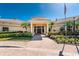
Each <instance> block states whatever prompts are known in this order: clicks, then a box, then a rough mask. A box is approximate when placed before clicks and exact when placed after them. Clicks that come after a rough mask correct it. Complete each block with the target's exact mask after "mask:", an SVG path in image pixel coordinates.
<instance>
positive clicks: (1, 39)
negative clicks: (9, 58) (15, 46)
mask: <svg viewBox="0 0 79 59" xmlns="http://www.w3.org/2000/svg"><path fill="white" fill-rule="evenodd" d="M31 39H32V38H31V37H7V38H0V41H6V40H28V41H30V40H31Z"/></svg>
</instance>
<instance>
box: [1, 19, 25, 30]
mask: <svg viewBox="0 0 79 59" xmlns="http://www.w3.org/2000/svg"><path fill="white" fill-rule="evenodd" d="M21 23H22V22H21V21H16V20H9V21H7V20H0V31H3V30H2V29H3V27H8V28H9V31H26V29H25V28H23V27H21Z"/></svg>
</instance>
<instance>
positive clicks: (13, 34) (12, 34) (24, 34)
mask: <svg viewBox="0 0 79 59" xmlns="http://www.w3.org/2000/svg"><path fill="white" fill-rule="evenodd" d="M6 37H32V34H31V33H30V32H27V33H5V34H4V33H3V34H0V38H6Z"/></svg>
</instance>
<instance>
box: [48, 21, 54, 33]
mask: <svg viewBox="0 0 79 59" xmlns="http://www.w3.org/2000/svg"><path fill="white" fill-rule="evenodd" d="M53 25H54V23H53V22H50V23H49V32H51V31H52V26H53Z"/></svg>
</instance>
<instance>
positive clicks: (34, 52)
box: [0, 35, 79, 56]
mask: <svg viewBox="0 0 79 59" xmlns="http://www.w3.org/2000/svg"><path fill="white" fill-rule="evenodd" d="M5 46H8V47H5ZM9 46H10V47H9ZM11 46H12V47H11ZM77 47H78V48H79V46H77ZM62 48H63V44H57V43H56V42H54V41H53V40H51V39H49V38H48V37H45V36H44V35H42V40H33V41H28V42H26V41H0V55H4V56H5V55H9V56H58V55H59V52H60V51H61V50H62ZM78 48H76V46H75V45H67V44H66V45H65V47H64V51H63V53H62V54H63V55H65V56H66V55H68V56H69V55H71V56H72V55H74V56H75V55H78Z"/></svg>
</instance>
